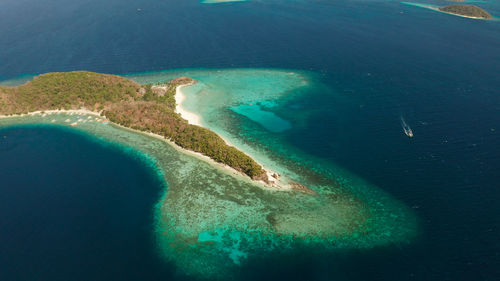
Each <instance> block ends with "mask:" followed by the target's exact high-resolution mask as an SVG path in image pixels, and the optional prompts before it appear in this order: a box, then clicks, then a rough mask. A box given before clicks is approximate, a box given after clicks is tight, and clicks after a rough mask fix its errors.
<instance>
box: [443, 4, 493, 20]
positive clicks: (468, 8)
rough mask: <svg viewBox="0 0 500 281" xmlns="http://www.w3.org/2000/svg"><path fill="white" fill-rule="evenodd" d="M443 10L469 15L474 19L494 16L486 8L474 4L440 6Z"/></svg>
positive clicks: (464, 15)
mask: <svg viewBox="0 0 500 281" xmlns="http://www.w3.org/2000/svg"><path fill="white" fill-rule="evenodd" d="M439 10H440V11H441V12H445V13H449V14H454V15H458V16H463V17H469V18H474V19H491V18H492V16H491V15H490V14H489V13H488V12H486V11H485V10H483V9H481V8H479V7H478V6H474V5H462V4H459V5H448V6H444V7H440V8H439Z"/></svg>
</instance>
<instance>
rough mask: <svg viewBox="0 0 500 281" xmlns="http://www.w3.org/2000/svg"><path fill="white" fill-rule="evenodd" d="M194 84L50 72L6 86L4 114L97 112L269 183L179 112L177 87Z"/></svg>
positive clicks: (1, 95) (0, 106)
mask: <svg viewBox="0 0 500 281" xmlns="http://www.w3.org/2000/svg"><path fill="white" fill-rule="evenodd" d="M193 83H195V80H193V79H191V78H188V77H180V78H177V79H174V80H172V81H170V82H168V83H165V84H162V85H140V84H138V83H136V82H133V81H131V80H128V79H125V78H123V77H120V76H116V75H108V74H99V73H93V72H87V71H75V72H68V73H48V74H43V75H40V76H37V77H35V78H34V80H33V81H31V82H28V83H26V84H24V85H21V86H17V87H8V86H0V115H3V116H15V115H22V114H28V113H32V112H37V111H38V112H42V113H43V112H45V111H54V110H66V111H69V110H86V111H91V112H94V113H96V114H98V115H101V116H104V117H105V118H107V119H108V120H109V121H111V122H113V123H115V124H118V125H121V126H123V127H127V128H130V129H133V130H137V131H142V132H147V133H153V134H156V135H159V136H162V137H164V138H165V139H168V140H170V141H172V142H174V143H175V144H176V145H178V146H180V147H181V148H184V149H187V150H190V151H194V152H198V153H201V154H203V155H205V156H208V157H209V158H211V159H212V160H214V161H216V162H218V163H222V164H225V165H227V166H229V167H231V168H233V169H235V170H236V171H239V172H241V173H243V174H245V175H247V176H249V177H250V178H252V179H253V180H258V181H263V182H265V183H269V176H268V173H267V172H266V171H265V170H264V169H263V168H262V166H261V165H259V164H258V163H257V162H255V161H254V160H253V159H252V158H250V157H249V156H248V155H246V154H245V153H243V152H241V151H240V150H238V149H236V148H235V147H233V146H230V145H228V144H227V143H226V142H225V141H224V140H223V139H222V138H221V137H220V136H219V135H217V134H216V133H214V132H212V131H210V130H209V129H206V128H203V127H200V126H196V125H192V124H189V123H188V121H186V120H185V119H183V118H182V117H181V116H180V114H179V113H177V112H176V111H175V108H176V100H175V94H176V90H177V87H179V86H182V85H189V84H193ZM275 177H277V175H276V176H275Z"/></svg>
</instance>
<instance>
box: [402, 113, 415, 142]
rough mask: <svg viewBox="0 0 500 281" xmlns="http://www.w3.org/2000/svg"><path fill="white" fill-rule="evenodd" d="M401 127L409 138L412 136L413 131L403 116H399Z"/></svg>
mask: <svg viewBox="0 0 500 281" xmlns="http://www.w3.org/2000/svg"><path fill="white" fill-rule="evenodd" d="M401 127H403V130H404V132H405V135H407V136H408V137H410V138H413V131H412V130H411V128H410V126H409V125H408V124H406V121H405V119H404V118H403V116H401Z"/></svg>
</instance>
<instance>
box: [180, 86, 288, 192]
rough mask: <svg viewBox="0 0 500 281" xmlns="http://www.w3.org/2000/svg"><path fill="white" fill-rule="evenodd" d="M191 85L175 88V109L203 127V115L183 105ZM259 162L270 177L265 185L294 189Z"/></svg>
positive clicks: (277, 174)
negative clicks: (186, 88)
mask: <svg viewBox="0 0 500 281" xmlns="http://www.w3.org/2000/svg"><path fill="white" fill-rule="evenodd" d="M190 85H191V84H186V85H179V86H177V88H176V90H175V102H176V104H177V106H176V107H175V111H176V112H177V113H179V114H180V115H181V117H182V118H183V119H186V120H187V121H188V123H189V124H192V125H197V126H200V127H203V126H202V124H201V117H200V116H199V115H198V114H196V113H194V112H191V111H188V110H186V109H185V108H184V107H183V106H182V104H183V102H184V101H185V100H186V95H185V94H184V93H183V92H182V88H183V87H186V86H190ZM219 136H220V135H219ZM220 137H221V138H222V139H223V140H224V141H225V142H226V144H227V145H230V146H234V147H236V146H235V145H233V144H232V143H231V142H230V141H228V140H227V139H225V138H223V137H222V136H220ZM236 148H238V147H236ZM238 149H240V148H238ZM240 150H241V149H240ZM242 151H243V150H242ZM189 152H192V151H189ZM243 152H245V154H247V155H250V154H249V153H248V152H246V151H243ZM194 153H196V152H194ZM196 154H199V155H201V156H203V157H206V156H204V155H202V154H200V153H196ZM250 157H252V156H251V155H250ZM206 158H208V157H206ZM252 158H253V157H252ZM254 160H255V158H254ZM212 162H215V161H212ZM257 163H258V162H257ZM258 164H259V165H261V166H262V168H263V169H264V170H265V171H266V174H267V178H268V181H269V183H264V182H262V183H264V184H265V186H267V187H273V189H277V190H291V189H294V187H293V185H292V184H290V183H287V182H285V181H284V180H283V178H282V177H281V176H280V174H279V173H277V172H274V171H271V170H269V169H268V168H266V167H265V166H264V165H262V163H258ZM224 166H226V165H224ZM226 167H227V168H229V169H231V170H233V169H232V168H230V167H229V166H226ZM238 173H239V172H238Z"/></svg>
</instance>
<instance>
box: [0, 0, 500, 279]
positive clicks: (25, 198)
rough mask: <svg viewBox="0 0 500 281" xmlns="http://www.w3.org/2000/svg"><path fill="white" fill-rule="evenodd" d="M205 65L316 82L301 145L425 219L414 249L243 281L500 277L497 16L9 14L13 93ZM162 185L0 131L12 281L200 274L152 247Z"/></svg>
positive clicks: (113, 154)
mask: <svg viewBox="0 0 500 281" xmlns="http://www.w3.org/2000/svg"><path fill="white" fill-rule="evenodd" d="M426 3H432V4H436V5H444V4H446V3H447V2H445V1H432V2H426ZM478 5H480V6H481V7H483V8H485V9H487V10H488V11H490V13H491V14H493V15H500V3H499V2H498V1H486V2H484V3H478ZM192 67H206V68H233V67H252V68H287V69H299V70H307V71H312V72H315V73H318V74H319V77H320V79H321V82H322V83H324V84H325V85H328V89H329V90H328V91H326V92H322V93H316V94H314V93H312V94H311V97H310V98H307V99H303V102H302V104H301V106H303V107H306V108H309V109H311V111H312V112H315V114H313V115H312V116H310V117H309V118H308V119H307V125H306V126H302V127H301V129H295V130H291V131H290V132H289V133H288V134H287V136H286V137H287V142H288V143H290V144H291V145H293V146H295V147H296V148H297V149H299V150H301V151H303V152H305V153H307V154H310V155H313V156H315V157H319V158H321V159H322V160H325V161H327V162H328V161H331V162H334V163H336V164H337V165H339V166H341V167H343V168H345V169H347V170H349V171H351V172H353V173H355V174H357V175H359V176H360V177H362V178H364V179H365V180H367V181H369V182H371V183H373V184H375V185H377V186H379V187H380V188H382V189H383V190H385V191H386V192H388V193H389V194H391V195H393V196H394V197H395V198H397V199H399V200H401V201H402V202H404V203H405V204H406V205H407V206H410V207H412V208H413V210H414V211H415V213H416V214H417V216H418V218H419V223H420V228H421V233H420V234H419V236H418V238H417V239H416V240H415V241H414V242H413V243H412V244H411V245H409V246H407V247H403V248H400V247H386V248H383V249H374V250H372V251H368V252H366V251H364V252H356V251H348V252H346V253H337V254H335V255H326V256H317V255H314V253H308V252H306V251H304V252H302V253H300V254H299V253H298V254H297V255H295V256H293V257H289V259H286V260H281V262H276V263H275V264H274V265H273V266H272V267H269V265H268V264H259V263H258V261H255V262H253V263H252V264H250V265H248V266H247V267H245V268H242V270H241V274H240V276H239V278H240V279H241V280H349V281H358V280H359V281H360V280H398V281H400V280H401V281H402V280H436V281H438V280H439V281H442V280H500V203H499V202H500V22H499V21H478V20H471V19H464V18H460V17H455V16H451V15H445V14H441V13H436V12H433V11H430V10H426V9H422V8H418V7H412V6H407V5H403V4H401V3H399V2H397V1H323V0H317V1H300V0H298V1H280V0H278V1H275V0H269V1H266V0H258V1H249V2H241V3H226V4H217V5H204V4H200V3H199V2H198V1H196V0H183V1H173V0H143V1H131V0H108V1H99V0H83V1H82V0H80V1H76V0H44V1H40V0H3V1H1V2H0V80H7V79H14V78H16V77H19V76H22V75H31V74H39V73H45V72H52V71H71V70H89V71H96V72H104V73H113V74H125V73H136V72H146V71H156V70H164V69H176V68H192ZM329 91H331V93H330V92H329ZM333 93H335V94H333ZM401 116H403V117H404V118H405V120H406V121H407V122H408V124H410V125H411V127H412V129H413V132H414V134H415V137H414V138H411V139H410V138H408V137H407V136H405V135H404V134H403V133H402V129H401V125H400V117H401ZM35 140H36V141H35ZM68 163H69V164H68ZM162 188H163V187H162V183H161V182H160V180H159V179H158V178H157V176H156V174H155V173H154V172H152V171H151V169H150V167H148V166H147V165H145V164H144V161H142V160H140V157H138V156H136V155H135V156H134V155H132V154H130V153H129V154H124V153H123V151H122V150H120V149H119V148H117V147H114V146H112V145H105V144H103V143H99V142H96V141H94V140H91V139H90V138H88V137H86V136H85V135H79V134H76V133H74V132H73V131H61V130H57V129H53V128H52V129H51V128H45V127H29V128H13V129H12V128H11V129H2V130H0V280H2V281H11V280H12V281H16V280H181V279H185V278H186V277H183V275H182V274H181V273H178V272H176V270H175V268H174V267H173V266H172V265H169V264H167V263H165V262H164V261H162V260H160V258H159V257H158V254H157V253H156V252H155V248H154V247H153V244H154V243H153V242H152V240H153V238H152V234H151V224H152V220H153V214H152V206H153V205H154V204H155V203H156V202H157V200H158V197H159V193H160V192H161V190H162ZM121 218H127V219H126V220H125V219H121Z"/></svg>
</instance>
